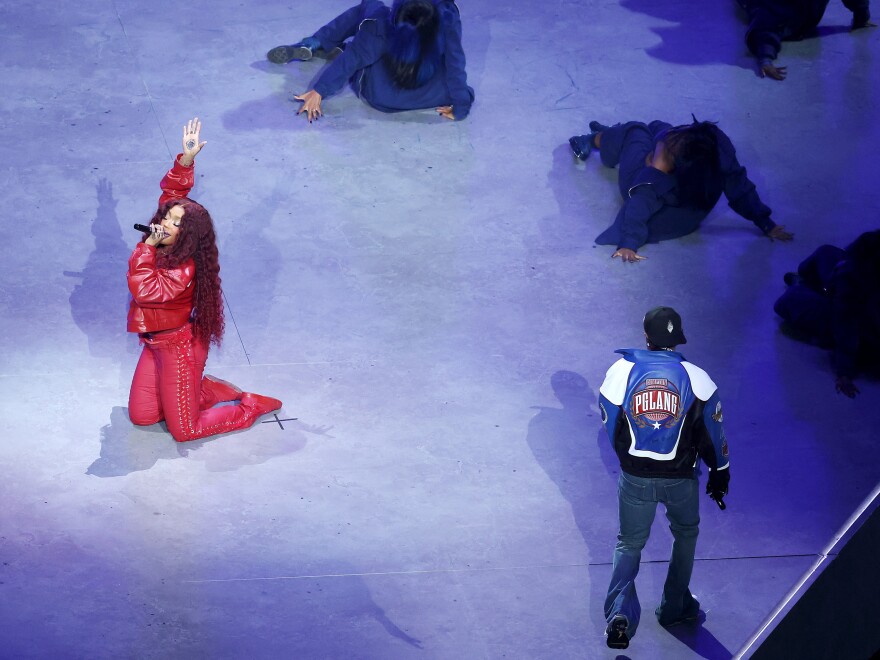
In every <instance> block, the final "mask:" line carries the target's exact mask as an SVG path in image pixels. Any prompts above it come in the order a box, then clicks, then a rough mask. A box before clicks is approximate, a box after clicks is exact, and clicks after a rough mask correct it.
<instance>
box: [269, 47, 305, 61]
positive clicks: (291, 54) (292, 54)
mask: <svg viewBox="0 0 880 660" xmlns="http://www.w3.org/2000/svg"><path fill="white" fill-rule="evenodd" d="M266 59H267V60H269V61H270V62H272V63H274V64H287V63H288V62H292V61H293V60H301V61H303V62H308V61H309V60H310V59H312V49H311V48H309V47H307V46H303V45H302V44H293V45H292V46H275V48H273V49H272V50H270V51H269V52H268V53H266Z"/></svg>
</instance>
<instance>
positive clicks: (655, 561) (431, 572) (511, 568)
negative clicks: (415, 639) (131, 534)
mask: <svg viewBox="0 0 880 660" xmlns="http://www.w3.org/2000/svg"><path fill="white" fill-rule="evenodd" d="M816 556H817V555H816V554H815V553H809V554H802V555H766V556H754V557H716V558H708V559H696V560H695V561H698V562H700V561H735V560H738V559H788V558H799V557H816ZM642 563H643V564H668V563H669V560H668V559H653V560H650V561H642ZM589 566H611V562H595V563H593V562H590V563H587V564H536V565H534V566H497V567H490V568H445V569H434V570H429V571H378V572H375V573H325V574H320V575H276V576H270V577H250V578H216V579H210V580H182V581H181V583H182V584H207V583H212V582H268V581H272V580H317V579H320V578H337V577H378V576H382V575H434V574H436V575H440V574H445V573H485V572H490V571H521V570H527V569H536V568H584V567H589Z"/></svg>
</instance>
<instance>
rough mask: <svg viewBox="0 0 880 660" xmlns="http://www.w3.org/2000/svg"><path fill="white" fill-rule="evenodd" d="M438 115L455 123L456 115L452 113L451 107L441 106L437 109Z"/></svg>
mask: <svg viewBox="0 0 880 660" xmlns="http://www.w3.org/2000/svg"><path fill="white" fill-rule="evenodd" d="M437 114H438V115H440V116H441V117H446V119H451V120H452V121H455V115H454V114H453V113H452V106H451V105H441V106H440V107H439V108H437Z"/></svg>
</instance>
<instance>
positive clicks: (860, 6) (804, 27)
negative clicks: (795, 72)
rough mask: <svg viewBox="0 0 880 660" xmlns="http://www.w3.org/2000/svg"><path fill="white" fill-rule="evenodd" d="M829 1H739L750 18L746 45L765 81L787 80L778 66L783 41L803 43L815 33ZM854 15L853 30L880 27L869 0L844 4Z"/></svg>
mask: <svg viewBox="0 0 880 660" xmlns="http://www.w3.org/2000/svg"><path fill="white" fill-rule="evenodd" d="M828 1H829V0H737V2H739V4H740V5H741V6H742V8H743V9H745V10H746V12H747V13H748V15H749V29H748V30H747V31H746V45H747V46H748V47H749V50H750V51H751V52H752V55H754V56H755V58H756V59H757V60H758V74H759V75H760V76H761V77H762V78H765V77H766V78H772V79H773V80H785V76H786V75H787V73H786V67H784V66H776V65H775V64H774V63H773V60H775V59H776V57H777V56H778V55H779V51H780V50H781V48H782V42H783V41H800V40H801V39H804V38H806V37H809V36H810V35H811V34H814V33H815V32H816V27H817V26H818V25H819V21H821V20H822V16H824V15H825V9H826V8H827V7H828ZM843 4H844V6H845V7H846V8H847V9H849V10H850V11H851V12H852V13H853V18H852V25H851V26H850V29H851V30H860V29H862V28H866V27H877V26H876V24H875V23H872V22H871V20H870V19H871V10H870V5H871V3H870V0H843Z"/></svg>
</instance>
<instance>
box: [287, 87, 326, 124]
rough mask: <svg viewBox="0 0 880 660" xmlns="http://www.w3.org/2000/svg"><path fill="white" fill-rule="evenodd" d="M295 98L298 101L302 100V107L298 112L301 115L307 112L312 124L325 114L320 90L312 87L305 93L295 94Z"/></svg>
mask: <svg viewBox="0 0 880 660" xmlns="http://www.w3.org/2000/svg"><path fill="white" fill-rule="evenodd" d="M293 98H294V99H295V100H297V101H302V107H301V108H300V109H299V110H298V111H297V113H296V114H298V115H301V114H302V113H304V112H305V113H306V117H308V119H309V123H310V124H311V123H312V122H313V121H316V120H317V119H318V117H321V116H322V115H323V114H324V113H323V112H322V111H321V99H322V96H321V95H320V94H318V92H316V91H315V90H313V89H310V90H309V91H307V92H306V93H305V94H300V95H299V96H294V97H293Z"/></svg>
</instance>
